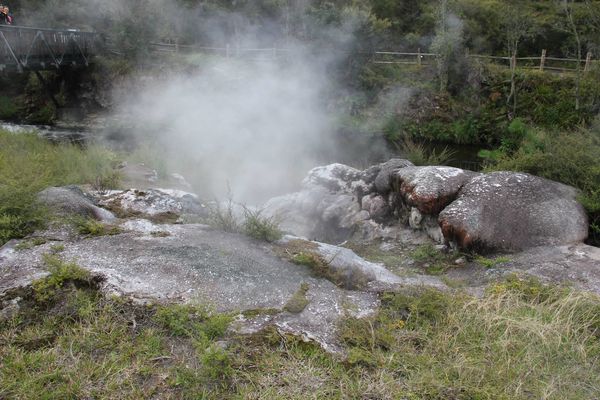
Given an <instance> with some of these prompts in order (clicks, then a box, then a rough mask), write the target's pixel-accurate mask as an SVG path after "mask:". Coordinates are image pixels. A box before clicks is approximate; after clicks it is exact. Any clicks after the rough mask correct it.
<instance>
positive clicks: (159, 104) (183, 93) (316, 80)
mask: <svg viewBox="0 0 600 400" xmlns="http://www.w3.org/2000/svg"><path fill="white" fill-rule="evenodd" d="M325 67H326V64H323V63H319V62H317V63H310V62H305V61H303V60H302V58H301V57H300V58H299V57H294V60H293V61H291V62H284V63H279V62H277V61H276V60H266V61H263V62H243V61H236V60H218V61H215V62H213V63H210V64H209V65H207V66H205V67H204V68H203V69H202V70H201V71H198V72H194V73H191V74H183V75H179V76H175V77H168V78H166V79H161V77H156V78H153V79H152V80H151V81H150V82H147V84H146V85H144V86H143V87H139V88H138V89H137V90H136V91H135V92H134V93H131V94H130V95H129V96H127V97H126V98H125V99H123V103H122V106H121V107H119V108H121V109H122V110H124V111H125V112H126V115H127V116H128V118H129V119H132V120H133V121H135V123H136V125H137V126H136V129H135V131H136V134H137V135H138V136H139V137H141V139H142V141H143V140H152V141H154V142H155V144H156V145H157V146H159V147H160V149H162V151H164V153H163V155H164V156H165V157H166V160H167V163H168V165H167V166H168V167H170V168H169V169H171V170H172V169H177V168H180V169H181V168H184V169H185V170H181V171H178V172H180V173H182V174H183V175H185V176H187V177H188V178H189V179H191V180H192V183H193V184H195V186H196V189H197V190H199V191H201V192H202V193H201V195H206V194H210V195H215V196H223V195H224V194H226V191H227V187H228V186H229V187H230V188H231V191H232V192H233V195H234V196H235V197H236V198H237V199H239V200H243V201H248V202H256V201H261V200H265V199H266V198H268V197H271V196H273V195H275V194H278V193H283V192H286V191H289V190H291V189H293V188H294V187H295V185H296V184H298V183H299V181H300V180H301V177H302V176H303V175H305V174H306V171H308V170H309V169H310V168H312V167H314V166H316V165H318V163H319V159H320V158H322V157H323V154H324V153H326V152H329V151H331V149H333V148H334V143H333V140H332V135H331V132H332V121H331V118H330V117H329V113H328V111H327V110H326V109H324V108H323V107H324V102H323V101H322V97H321V96H322V95H323V94H324V90H325V89H326V88H327V87H328V82H327V79H326V72H325V71H324V68H325Z"/></svg>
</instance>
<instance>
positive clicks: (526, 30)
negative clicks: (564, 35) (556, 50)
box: [501, 4, 534, 118]
mask: <svg viewBox="0 0 600 400" xmlns="http://www.w3.org/2000/svg"><path fill="white" fill-rule="evenodd" d="M501 20H502V29H503V31H504V41H505V45H506V50H507V52H508V56H509V57H510V92H509V94H508V96H507V98H506V104H507V105H510V104H511V100H512V117H513V118H514V117H515V115H516V112H517V82H516V78H517V53H518V51H519V45H520V44H521V42H522V41H523V40H524V39H526V38H529V37H531V36H533V35H534V30H533V24H532V23H531V21H530V19H529V16H528V15H527V14H525V13H524V12H523V10H522V9H521V8H520V7H517V5H516V4H507V5H505V6H504V7H503V8H502V10H501Z"/></svg>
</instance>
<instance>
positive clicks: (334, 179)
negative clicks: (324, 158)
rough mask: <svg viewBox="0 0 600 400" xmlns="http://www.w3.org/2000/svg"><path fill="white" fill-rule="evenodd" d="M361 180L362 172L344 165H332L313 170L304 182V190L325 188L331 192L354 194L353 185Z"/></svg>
mask: <svg viewBox="0 0 600 400" xmlns="http://www.w3.org/2000/svg"><path fill="white" fill-rule="evenodd" d="M360 180H361V171H359V170H357V169H355V168H352V167H349V166H347V165H344V164H330V165H325V166H322V167H316V168H313V169H312V170H310V171H309V172H308V176H307V177H306V178H304V180H303V181H302V186H303V187H304V188H308V189H310V188H311V187H314V186H318V187H323V188H325V189H327V190H329V191H330V192H346V193H353V192H354V188H353V185H357V182H358V181H360Z"/></svg>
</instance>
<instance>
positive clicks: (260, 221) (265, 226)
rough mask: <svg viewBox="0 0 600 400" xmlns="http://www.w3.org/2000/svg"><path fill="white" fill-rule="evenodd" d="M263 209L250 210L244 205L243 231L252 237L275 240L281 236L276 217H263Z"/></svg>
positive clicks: (268, 240)
mask: <svg viewBox="0 0 600 400" xmlns="http://www.w3.org/2000/svg"><path fill="white" fill-rule="evenodd" d="M262 212H263V210H250V209H248V208H246V207H244V223H243V225H242V226H243V230H244V233H245V234H246V235H248V236H250V237H252V238H254V239H257V240H263V241H265V242H275V241H277V240H279V239H281V237H282V236H283V233H282V232H281V230H280V229H279V222H278V221H277V219H276V218H272V217H263V216H262Z"/></svg>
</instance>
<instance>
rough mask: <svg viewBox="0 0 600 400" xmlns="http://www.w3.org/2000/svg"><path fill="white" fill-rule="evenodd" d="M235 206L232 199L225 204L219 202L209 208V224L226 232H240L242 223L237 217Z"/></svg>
mask: <svg viewBox="0 0 600 400" xmlns="http://www.w3.org/2000/svg"><path fill="white" fill-rule="evenodd" d="M234 207H235V204H234V203H233V200H232V199H231V198H230V199H229V200H228V201H227V202H226V203H225V204H221V203H219V202H218V201H216V202H215V204H214V205H212V206H210V207H209V215H208V223H209V224H210V226H212V227H214V228H216V229H220V230H222V231H225V232H239V231H240V223H239V222H238V218H237V217H236V215H235V211H234Z"/></svg>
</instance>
